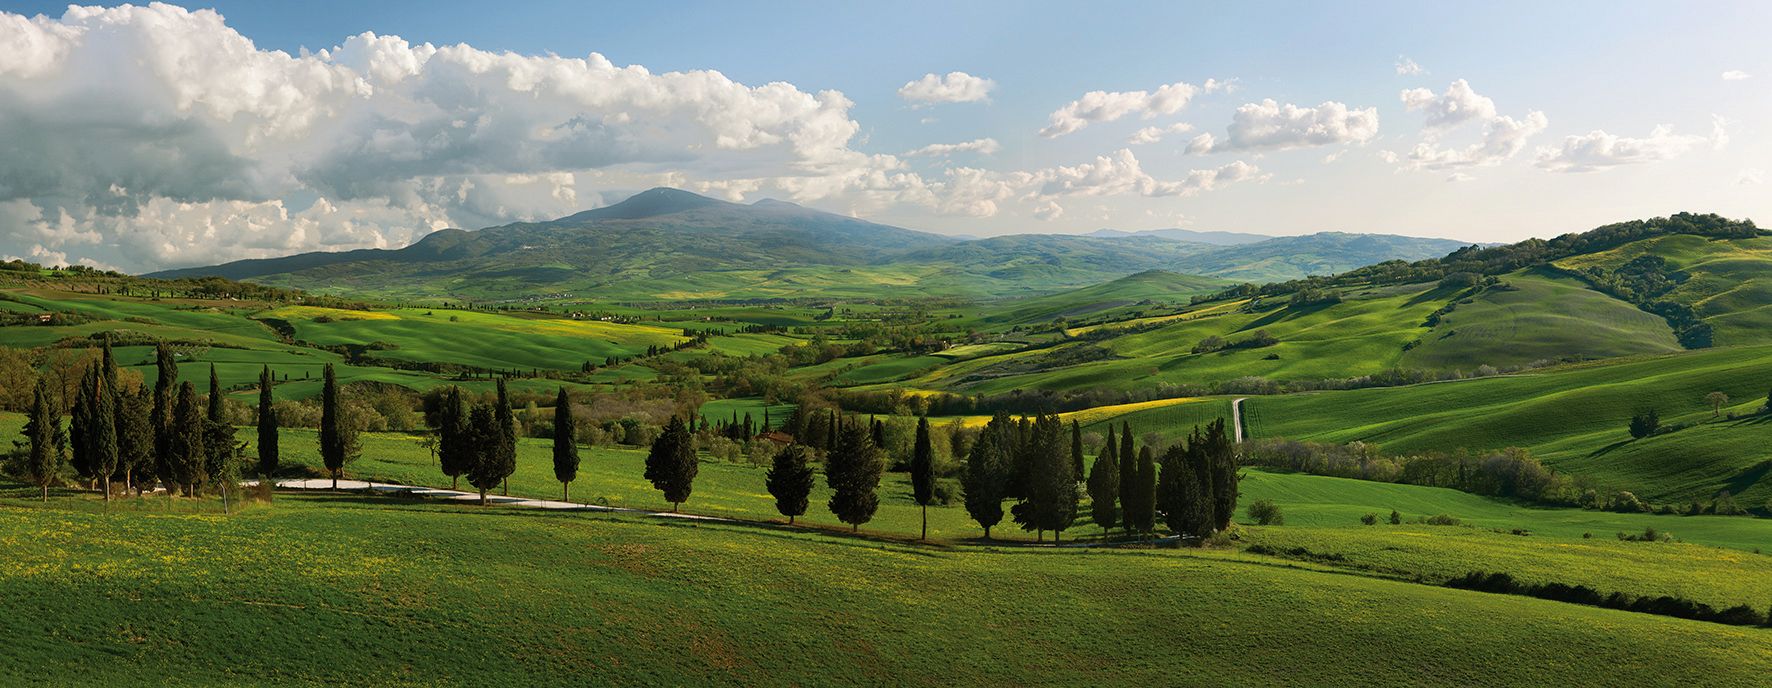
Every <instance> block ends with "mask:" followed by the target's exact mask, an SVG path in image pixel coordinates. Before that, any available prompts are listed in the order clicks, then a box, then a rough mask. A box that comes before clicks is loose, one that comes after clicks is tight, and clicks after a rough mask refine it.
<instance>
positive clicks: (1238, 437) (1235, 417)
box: [1231, 397, 1246, 444]
mask: <svg viewBox="0 0 1772 688" xmlns="http://www.w3.org/2000/svg"><path fill="white" fill-rule="evenodd" d="M1245 398H1246V397H1237V398H1235V399H1232V400H1231V428H1232V430H1231V438H1232V439H1233V440H1235V441H1236V443H1237V444H1242V443H1243V399H1245Z"/></svg>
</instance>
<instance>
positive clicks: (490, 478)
mask: <svg viewBox="0 0 1772 688" xmlns="http://www.w3.org/2000/svg"><path fill="white" fill-rule="evenodd" d="M560 391H561V395H562V396H564V394H565V389H564V388H562V389H561V390H560ZM564 408H567V409H568V411H567V413H566V416H567V419H568V420H570V418H571V412H570V408H571V405H570V404H566V405H564ZM435 419H436V420H435V422H436V425H437V464H438V466H440V467H441V468H442V469H443V474H444V475H447V476H449V481H450V482H449V484H450V487H451V488H454V487H457V486H459V485H460V480H461V478H462V476H467V479H468V484H469V485H473V486H474V487H475V488H476V489H478V490H479V491H480V504H482V505H484V504H486V493H487V492H488V491H490V490H492V489H493V488H496V487H499V486H500V485H504V486H505V494H509V493H510V486H509V484H508V482H507V479H508V478H510V476H511V474H512V473H515V472H517V426H516V419H515V418H514V417H513V416H512V414H511V406H510V397H509V396H508V394H507V393H506V391H505V381H504V380H503V379H500V380H499V381H498V393H497V396H496V397H495V399H494V400H492V401H489V402H481V403H475V404H469V403H467V402H466V401H464V400H463V398H462V392H461V388H459V387H455V386H453V385H452V386H450V387H449V388H448V389H447V390H445V391H444V393H443V400H442V403H441V404H440V405H439V406H438V407H437V409H436V411H435ZM567 430H568V431H567V432H565V433H563V434H564V437H563V438H561V439H563V440H564V441H566V442H567V443H571V442H572V433H571V432H570V426H568V429H567ZM559 441H560V440H556V442H557V443H558V442H559ZM556 454H558V451H556ZM570 459H571V463H572V471H571V473H572V475H571V476H570V477H576V472H577V469H578V463H577V449H576V448H574V449H573V450H572V451H571V452H570ZM328 467H329V468H330V467H331V466H330V464H328ZM557 472H558V471H557ZM561 482H562V484H563V485H564V484H566V483H570V482H571V480H570V479H564V480H562V481H561ZM564 490H565V488H564V487H562V494H564Z"/></svg>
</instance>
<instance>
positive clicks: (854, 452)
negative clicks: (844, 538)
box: [824, 423, 886, 530]
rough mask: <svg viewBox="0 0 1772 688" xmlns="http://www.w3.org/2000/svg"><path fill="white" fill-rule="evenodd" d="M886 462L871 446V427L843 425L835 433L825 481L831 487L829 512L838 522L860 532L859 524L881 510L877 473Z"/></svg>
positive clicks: (877, 448)
mask: <svg viewBox="0 0 1772 688" xmlns="http://www.w3.org/2000/svg"><path fill="white" fill-rule="evenodd" d="M885 470H886V460H885V458H884V457H883V456H882V455H881V452H880V448H879V447H877V446H875V445H874V437H873V433H872V432H871V430H870V428H867V427H864V426H862V425H861V424H860V423H843V424H842V425H841V427H840V428H838V432H837V447H836V448H835V449H832V450H831V455H830V456H829V457H827V458H826V459H825V468H824V472H825V482H826V484H828V485H829V486H830V488H831V491H832V494H831V499H830V502H829V503H828V504H827V506H829V507H830V510H831V513H832V514H836V516H837V520H839V521H842V522H844V523H847V524H849V525H850V528H851V529H852V530H861V524H863V523H867V522H868V521H871V520H873V519H874V512H875V511H876V510H878V509H879V508H880V496H879V495H878V494H877V492H876V491H877V489H878V488H879V486H880V474H881V473H884V472H885Z"/></svg>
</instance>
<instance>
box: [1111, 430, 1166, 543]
mask: <svg viewBox="0 0 1772 688" xmlns="http://www.w3.org/2000/svg"><path fill="white" fill-rule="evenodd" d="M1137 466H1138V468H1137V471H1138V472H1137V473H1136V474H1135V475H1134V478H1133V480H1132V492H1131V494H1130V496H1129V495H1125V494H1122V495H1121V496H1120V499H1121V501H1122V502H1123V503H1124V504H1125V505H1126V516H1125V518H1126V525H1127V527H1129V528H1130V529H1132V530H1133V531H1136V532H1140V533H1149V532H1151V530H1152V529H1154V528H1155V526H1156V521H1157V514H1156V507H1157V461H1156V457H1155V456H1153V455H1152V454H1151V448H1150V447H1149V446H1144V447H1139V448H1138V463H1137Z"/></svg>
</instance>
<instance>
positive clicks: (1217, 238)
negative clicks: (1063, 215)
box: [1083, 229, 1274, 246]
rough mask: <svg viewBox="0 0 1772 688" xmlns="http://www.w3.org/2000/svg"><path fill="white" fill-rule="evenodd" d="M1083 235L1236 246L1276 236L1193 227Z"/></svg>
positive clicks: (1113, 230)
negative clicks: (1213, 230)
mask: <svg viewBox="0 0 1772 688" xmlns="http://www.w3.org/2000/svg"><path fill="white" fill-rule="evenodd" d="M1083 236H1092V237H1097V238H1101V239H1125V238H1127V237H1157V238H1159V239H1174V240H1176V241H1189V242H1193V243H1196V244H1212V245H1215V246H1236V245H1237V244H1253V243H1255V242H1257V241H1267V240H1268V239H1272V238H1274V237H1272V236H1268V235H1266V234H1249V233H1247V232H1200V231H1195V230H1192V229H1139V230H1133V231H1126V230H1122V229H1098V230H1095V231H1093V232H1090V233H1088V234H1085V235H1083Z"/></svg>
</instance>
